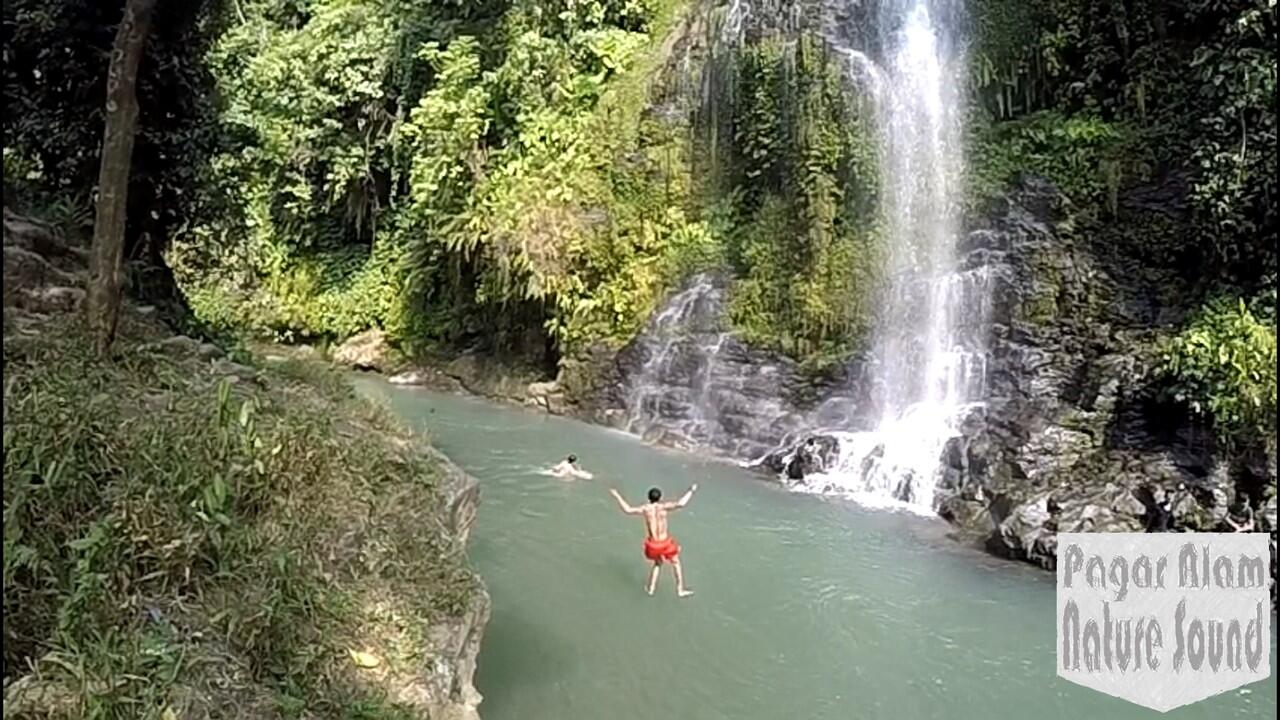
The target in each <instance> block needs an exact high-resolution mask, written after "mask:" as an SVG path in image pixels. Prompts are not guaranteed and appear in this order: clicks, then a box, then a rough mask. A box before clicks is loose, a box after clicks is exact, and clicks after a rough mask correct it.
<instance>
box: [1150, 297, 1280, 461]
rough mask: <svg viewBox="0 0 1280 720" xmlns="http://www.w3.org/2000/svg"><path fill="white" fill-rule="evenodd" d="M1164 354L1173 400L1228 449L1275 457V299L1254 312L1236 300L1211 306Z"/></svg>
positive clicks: (1266, 300) (1256, 306) (1223, 300)
mask: <svg viewBox="0 0 1280 720" xmlns="http://www.w3.org/2000/svg"><path fill="white" fill-rule="evenodd" d="M1161 355H1162V356H1161V360H1162V370H1163V371H1164V372H1165V373H1166V374H1167V375H1168V376H1170V378H1171V379H1172V391H1173V393H1174V397H1175V398H1176V399H1177V400H1178V401H1179V402H1185V403H1187V404H1188V405H1189V406H1190V407H1191V409H1192V410H1193V411H1194V412H1196V413H1199V414H1201V415H1203V416H1204V417H1206V418H1208V419H1210V420H1212V421H1213V424H1214V427H1215V429H1216V430H1217V431H1218V434H1219V437H1220V438H1221V439H1222V440H1223V441H1224V442H1225V443H1227V445H1228V446H1237V447H1239V446H1243V447H1255V446H1260V445H1268V446H1269V447H1270V450H1271V452H1275V438H1276V324H1275V295H1274V294H1272V295H1271V296H1270V297H1268V298H1259V299H1258V301H1256V302H1255V303H1254V308H1253V309H1250V308H1249V307H1248V306H1246V304H1245V303H1244V301H1242V300H1237V299H1233V298H1219V299H1216V300H1213V301H1211V302H1210V303H1208V304H1207V305H1206V306H1205V307H1204V308H1203V309H1202V310H1201V311H1200V313H1199V314H1198V315H1197V316H1196V317H1195V318H1193V319H1192V321H1191V323H1190V324H1189V325H1188V326H1187V328H1186V329H1185V330H1183V331H1182V332H1181V333H1179V334H1178V335H1177V336H1176V337H1173V338H1171V339H1170V340H1169V341H1168V342H1166V343H1165V345H1164V347H1163V348H1162V354H1161Z"/></svg>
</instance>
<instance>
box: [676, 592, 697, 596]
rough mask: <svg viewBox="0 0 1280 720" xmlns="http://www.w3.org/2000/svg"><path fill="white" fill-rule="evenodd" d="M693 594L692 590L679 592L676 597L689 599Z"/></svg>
mask: <svg viewBox="0 0 1280 720" xmlns="http://www.w3.org/2000/svg"><path fill="white" fill-rule="evenodd" d="M692 594H693V591H692V590H677V591H676V597H689V596H690V595H692Z"/></svg>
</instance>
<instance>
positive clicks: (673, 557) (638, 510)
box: [609, 483, 698, 597]
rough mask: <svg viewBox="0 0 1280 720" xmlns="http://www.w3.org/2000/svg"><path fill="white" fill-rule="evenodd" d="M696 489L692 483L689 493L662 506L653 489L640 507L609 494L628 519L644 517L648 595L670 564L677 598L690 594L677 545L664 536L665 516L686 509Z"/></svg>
mask: <svg viewBox="0 0 1280 720" xmlns="http://www.w3.org/2000/svg"><path fill="white" fill-rule="evenodd" d="M697 489H698V484H697V483H694V484H693V486H692V487H690V488H689V491H688V492H686V493H685V494H684V495H681V496H680V499H679V500H676V501H675V502H671V501H667V502H663V501H662V491H661V490H659V489H658V488H652V489H650V490H649V502H648V503H646V504H644V505H641V506H640V507H632V506H631V505H629V504H628V503H627V501H626V500H623V499H622V496H621V495H619V494H618V491H617V490H610V491H609V492H610V493H612V494H613V499H614V500H617V501H618V506H619V507H621V508H622V512H624V513H626V514H628V515H642V516H644V529H645V538H644V556H645V557H646V558H648V559H649V561H650V562H652V563H653V568H652V569H650V570H649V584H648V586H647V587H646V588H645V590H646V591H647V592H648V593H649V594H650V595H652V594H653V591H654V590H656V589H657V587H658V574H659V572H660V571H661V570H662V563H664V562H669V563H671V570H672V572H674V573H675V576H676V595H678V596H680V597H689V596H690V595H692V594H693V591H692V590H689V589H686V588H685V586H684V568H682V567H681V566H680V546H679V545H678V544H676V539H675V538H673V537H671V535H669V534H668V533H667V513H669V512H671V511H673V510H679V509H680V508H682V507H684V506H685V505H688V504H689V500H690V499H691V498H693V493H694V492H695V491H696V490H697Z"/></svg>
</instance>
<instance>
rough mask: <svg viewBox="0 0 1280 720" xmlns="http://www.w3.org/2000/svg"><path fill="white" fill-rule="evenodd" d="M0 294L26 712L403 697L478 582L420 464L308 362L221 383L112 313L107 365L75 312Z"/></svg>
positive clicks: (150, 331) (11, 655) (15, 667)
mask: <svg viewBox="0 0 1280 720" xmlns="http://www.w3.org/2000/svg"><path fill="white" fill-rule="evenodd" d="M9 310H10V309H9V308H6V312H5V338H4V355H5V359H4V363H5V364H4V367H5V393H4V417H5V428H4V452H5V460H4V477H5V481H4V614H5V624H4V628H5V636H4V667H5V676H6V683H8V682H9V681H12V680H16V679H17V678H18V677H21V676H26V677H25V679H24V681H23V683H24V685H23V687H25V688H26V691H27V695H26V701H27V702H28V703H32V704H31V705H28V712H33V713H36V714H37V715H38V716H40V717H66V718H71V717H75V718H126V717H127V718H171V717H177V716H181V717H187V716H188V713H189V714H190V716H206V714H207V716H212V717H306V716H310V717H315V716H324V717H365V718H373V717H399V716H407V715H404V714H403V713H402V714H399V715H398V714H397V713H398V712H400V711H398V710H397V709H396V708H397V707H398V706H397V705H396V702H395V696H394V695H393V692H394V690H395V689H396V688H397V685H398V684H399V683H405V682H412V680H413V678H414V677H415V676H417V675H418V674H420V673H421V672H422V669H421V663H422V657H423V654H424V653H427V652H430V651H431V650H432V648H431V646H430V641H429V640H428V638H427V630H428V629H429V628H430V623H431V622H432V621H433V620H438V619H440V618H446V617H454V616H458V615H459V614H461V613H463V612H464V611H466V610H467V609H468V607H469V606H470V604H471V603H472V599H473V597H474V596H475V593H476V592H477V584H476V580H475V579H474V577H473V576H472V574H471V573H470V571H469V570H468V569H467V568H466V567H465V565H464V564H463V562H464V559H463V557H462V555H461V553H460V548H459V547H458V546H457V545H456V544H455V543H454V542H453V541H452V540H451V539H450V537H449V536H448V534H447V533H446V532H445V531H444V529H443V528H442V527H440V526H439V525H438V521H437V522H433V518H437V517H439V515H438V513H439V512H440V505H441V500H440V497H439V487H438V481H439V478H440V474H439V473H440V471H439V469H438V467H437V465H436V464H435V462H434V461H433V460H429V459H426V458H425V457H424V456H422V455H420V454H419V450H417V449H415V448H414V446H413V445H412V444H411V442H410V441H407V440H405V439H404V437H403V436H402V435H401V433H400V431H398V430H397V429H396V427H395V426H394V425H393V424H392V423H391V422H390V421H389V420H388V418H387V417H386V416H385V415H383V414H382V413H381V412H380V411H377V410H376V409H375V408H373V407H371V406H368V405H367V404H365V403H364V402H362V401H359V400H357V399H356V398H355V397H354V396H353V395H352V391H351V390H350V389H349V387H348V386H346V385H345V383H343V382H342V381H340V380H338V379H333V378H326V377H324V374H325V373H326V371H324V370H313V369H311V368H309V367H308V366H305V365H298V364H294V365H285V366H282V367H280V368H279V369H271V370H262V371H259V372H257V373H256V375H254V376H253V377H246V376H244V375H243V373H242V374H241V377H240V379H239V381H236V382H232V381H233V380H235V379H236V378H234V377H232V378H231V380H228V379H226V378H227V377H228V376H227V371H225V370H224V371H223V372H219V371H218V370H219V368H221V367H225V366H222V365H220V364H218V363H214V364H210V363H209V362H208V361H205V360H200V359H198V358H196V357H194V356H192V355H190V354H189V353H184V352H182V351H181V350H177V349H175V348H172V347H168V346H164V345H159V344H157V343H156V342H155V341H157V340H159V339H162V338H163V335H160V334H158V332H159V331H158V330H157V328H155V327H153V326H151V325H148V324H145V323H142V322H141V321H139V320H137V319H135V318H133V317H131V316H126V317H125V318H124V319H123V323H122V325H123V327H122V328H121V338H120V340H119V342H118V343H117V348H118V352H119V356H118V357H117V359H116V360H115V361H114V362H109V363H104V362H101V361H100V360H98V359H97V358H96V357H94V356H93V354H92V352H91V344H90V341H89V338H88V335H87V333H86V332H85V330H84V328H83V327H82V321H80V320H79V319H77V318H74V317H71V316H62V315H60V316H55V317H54V318H53V319H50V320H47V321H42V324H41V325H39V326H37V327H35V328H34V329H28V326H27V325H26V324H24V323H22V322H20V320H21V318H15V317H13V314H12V313H10V311H9ZM371 648H372V649H374V651H375V652H377V653H378V655H379V657H380V659H381V660H382V667H381V670H382V671H384V672H380V673H379V674H378V675H368V674H365V675H361V673H365V672H366V671H363V670H360V669H359V668H357V667H355V665H354V664H353V663H352V660H351V657H350V656H349V651H351V650H357V651H363V650H367V649H371ZM7 690H8V691H9V692H10V693H11V694H12V693H14V692H16V691H15V690H14V689H13V688H7ZM11 699H12V698H11ZM37 708H39V710H37ZM10 709H11V708H10V702H9V701H6V713H8V712H9V711H10ZM12 709H14V710H16V709H17V708H16V707H14V708H12ZM43 713H49V714H47V715H46V714H43ZM33 716H34V715H33Z"/></svg>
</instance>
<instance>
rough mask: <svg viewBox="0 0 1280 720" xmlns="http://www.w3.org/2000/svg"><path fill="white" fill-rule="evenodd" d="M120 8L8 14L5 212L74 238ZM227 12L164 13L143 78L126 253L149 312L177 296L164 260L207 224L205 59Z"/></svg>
mask: <svg viewBox="0 0 1280 720" xmlns="http://www.w3.org/2000/svg"><path fill="white" fill-rule="evenodd" d="M124 4H125V3H124V0H118V1H113V2H89V1H85V0H61V1H60V2H45V1H43V0H15V1H14V2H7V3H5V4H4V94H5V122H4V179H5V201H6V202H16V203H19V204H23V205H38V206H39V209H40V210H41V213H42V214H43V215H45V216H48V217H51V218H54V219H56V220H58V221H59V222H60V224H62V225H64V226H66V227H69V228H72V229H79V230H82V231H83V230H87V229H88V228H89V227H91V225H92V223H93V202H92V197H93V193H94V191H95V185H96V183H97V179H98V156H99V152H100V145H101V144H102V123H103V117H104V103H105V100H106V82H105V81H106V72H107V62H106V58H107V57H108V56H109V54H110V49H111V43H112V40H113V38H114V35H115V27H116V25H117V24H118V23H119V22H120V18H121V17H122V14H123V8H124ZM220 9H221V3H220V2H218V1H217V0H202V1H200V2H195V1H192V2H180V3H163V4H162V5H161V6H160V8H159V10H158V11H157V14H156V17H155V22H154V27H155V31H154V32H153V33H152V34H151V36H150V41H149V43H148V49H147V53H146V57H145V58H144V59H143V62H142V65H141V69H140V71H139V78H138V102H139V106H140V112H141V124H140V131H139V135H138V138H137V141H136V143H135V147H134V152H133V173H132V176H131V182H130V188H129V223H128V238H127V241H128V242H127V246H126V247H127V250H128V256H129V257H130V258H131V259H140V260H143V261H144V262H143V263H142V269H144V270H146V274H143V275H140V276H138V277H135V290H136V291H138V292H140V293H142V294H145V295H148V296H150V297H151V298H152V299H153V300H165V299H168V298H169V297H170V296H172V295H173V294H174V292H175V288H174V287H173V282H172V279H171V277H170V276H169V272H168V268H167V267H166V265H165V263H164V262H163V251H164V249H165V247H166V245H167V243H168V240H169V238H170V237H172V235H173V234H174V233H175V232H177V230H178V228H180V227H181V226H182V225H184V224H185V223H187V222H190V221H191V220H192V218H193V217H195V216H196V215H197V214H198V213H199V212H200V210H199V207H198V206H197V205H196V204H193V203H192V202H190V200H191V199H192V198H193V197H194V195H195V190H196V188H198V187H200V186H201V185H202V184H203V183H204V179H205V176H206V173H207V170H206V161H207V159H208V157H209V155H210V154H211V153H212V152H213V150H214V148H215V147H216V143H217V138H216V133H215V131H214V119H215V108H214V105H213V103H212V97H213V96H212V93H211V89H212V86H213V77H212V75H211V74H210V72H209V67H208V66H207V64H206V63H205V62H204V52H205V51H206V50H207V49H208V47H209V45H210V43H211V42H212V40H213V39H214V38H215V37H217V35H218V34H219V33H220V31H221V25H220V22H219V21H220V18H221V17H222V16H221V13H220Z"/></svg>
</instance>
